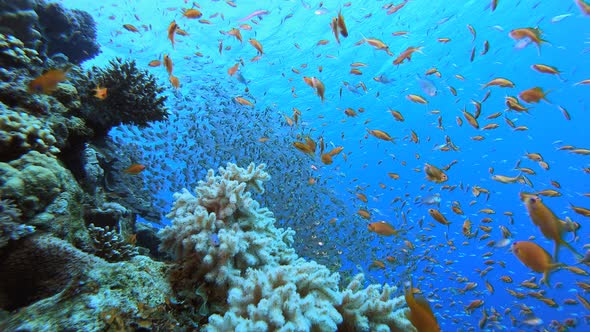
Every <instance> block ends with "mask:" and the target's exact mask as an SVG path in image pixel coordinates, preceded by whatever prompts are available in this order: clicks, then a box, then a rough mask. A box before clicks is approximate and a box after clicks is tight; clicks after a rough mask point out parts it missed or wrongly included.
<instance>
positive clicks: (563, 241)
mask: <svg viewBox="0 0 590 332" xmlns="http://www.w3.org/2000/svg"><path fill="white" fill-rule="evenodd" d="M559 244H563V245H564V246H565V247H566V248H568V249H569V250H571V251H572V252H573V253H574V254H575V255H576V258H577V259H581V258H584V256H583V255H582V254H580V253H579V252H578V251H577V250H576V249H575V248H574V247H572V245H571V244H569V243H567V242H565V240H563V239H560V240H559ZM556 247H558V245H556ZM555 260H557V257H556V258H555Z"/></svg>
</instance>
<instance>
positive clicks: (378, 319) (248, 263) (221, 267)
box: [160, 163, 412, 331]
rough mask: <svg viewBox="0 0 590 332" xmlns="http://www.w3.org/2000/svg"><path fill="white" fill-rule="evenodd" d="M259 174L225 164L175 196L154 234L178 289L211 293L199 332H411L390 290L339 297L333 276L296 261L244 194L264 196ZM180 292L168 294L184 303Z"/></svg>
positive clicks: (282, 234) (281, 233)
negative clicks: (171, 262)
mask: <svg viewBox="0 0 590 332" xmlns="http://www.w3.org/2000/svg"><path fill="white" fill-rule="evenodd" d="M264 168H265V165H264V164H261V165H259V166H258V167H255V165H254V164H253V163H252V164H250V165H249V166H248V168H247V169H242V168H240V167H237V166H236V165H235V164H232V163H228V164H227V167H225V168H223V167H220V168H219V175H215V173H214V172H213V170H209V171H208V173H207V178H206V180H205V181H199V183H198V185H197V187H196V189H195V193H196V196H193V195H191V194H190V193H189V192H188V191H187V190H186V189H185V190H183V191H182V192H181V193H178V194H176V195H175V199H176V201H175V204H174V207H173V209H172V212H171V213H170V214H169V215H168V216H167V217H169V218H172V219H173V220H174V221H173V224H172V225H171V226H168V227H166V228H165V229H163V230H162V231H160V237H161V239H162V244H161V247H162V249H163V250H166V251H168V252H170V253H172V254H173V255H174V256H175V257H176V258H177V259H178V264H179V265H181V266H182V267H181V268H180V270H182V273H181V274H180V275H181V277H183V278H184V280H183V282H182V283H181V285H182V286H184V287H189V288H190V287H193V289H194V287H196V285H201V286H199V289H200V288H201V287H203V286H202V285H203V284H205V285H208V286H209V289H208V291H207V292H203V291H202V290H201V291H199V292H200V293H204V294H205V295H206V296H203V297H202V298H203V299H204V300H203V299H202V300H201V310H203V308H202V307H203V306H204V305H207V304H208V306H209V308H210V311H209V312H213V315H211V316H209V321H208V323H209V324H208V325H207V326H206V327H205V329H206V330H207V331H228V330H236V329H237V330H284V331H306V330H317V331H334V330H336V329H339V328H351V331H352V330H356V331H369V330H372V329H375V330H379V331H381V330H385V329H386V328H387V329H390V330H392V331H402V329H403V328H406V330H405V331H412V328H411V325H409V323H408V321H407V320H406V319H405V316H404V314H403V313H404V310H405V309H402V308H403V305H404V303H405V302H404V300H403V298H402V297H400V298H392V293H393V291H394V290H395V287H390V286H387V285H386V286H383V287H381V286H379V285H371V286H369V287H368V288H367V289H364V290H359V288H360V287H359V285H360V284H361V283H362V278H363V277H362V276H358V277H356V278H355V279H354V280H353V283H351V285H349V288H347V289H346V290H344V291H340V289H339V287H338V283H339V278H340V277H339V275H338V274H335V273H330V271H329V270H328V269H327V268H326V267H324V266H322V265H319V264H317V263H315V262H313V261H312V262H308V261H306V260H305V259H303V258H300V257H298V256H297V254H296V253H295V252H294V250H293V248H292V247H291V246H292V243H293V237H294V232H293V231H292V230H291V229H287V230H285V229H281V228H276V227H275V226H274V223H275V219H274V218H273V215H272V213H271V212H270V211H269V210H268V209H265V208H261V207H260V205H259V203H258V202H257V201H256V200H254V199H253V198H252V196H251V193H250V192H249V191H248V190H252V189H254V190H257V191H259V192H264V188H263V187H262V183H263V182H264V181H268V180H269V178H270V177H269V175H268V174H267V173H266V172H265V171H264ZM178 277H179V276H178V275H173V276H172V278H173V279H178ZM189 278H190V280H187V279H189ZM173 281H174V280H173ZM178 286H179V284H176V285H173V288H174V290H175V291H176V292H177V294H180V295H182V294H183V292H179V290H178ZM193 292H194V291H193ZM184 293H190V290H184ZM226 299H227V301H226ZM203 301H204V304H203Z"/></svg>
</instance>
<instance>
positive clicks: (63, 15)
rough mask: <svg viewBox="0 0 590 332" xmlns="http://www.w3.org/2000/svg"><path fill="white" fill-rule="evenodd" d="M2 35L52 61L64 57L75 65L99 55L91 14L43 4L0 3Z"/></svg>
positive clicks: (39, 0)
mask: <svg viewBox="0 0 590 332" xmlns="http://www.w3.org/2000/svg"><path fill="white" fill-rule="evenodd" d="M0 32H2V33H4V34H10V35H13V36H15V37H17V38H18V39H20V40H22V41H23V42H24V45H25V46H26V47H27V48H31V49H34V50H36V51H38V52H39V53H40V54H43V55H45V56H48V57H50V56H53V55H55V54H58V53H62V54H64V55H66V56H67V57H68V59H69V61H70V62H73V63H76V64H80V63H82V62H83V61H85V60H88V59H91V58H93V57H95V56H96V55H97V54H98V53H99V51H100V47H99V45H98V43H97V42H96V24H95V22H94V19H93V18H92V16H90V14H88V13H86V12H84V11H80V10H66V9H64V8H63V7H62V6H61V5H60V4H57V3H51V2H50V3H47V2H45V1H43V0H36V1H32V0H14V1H4V2H2V3H0Z"/></svg>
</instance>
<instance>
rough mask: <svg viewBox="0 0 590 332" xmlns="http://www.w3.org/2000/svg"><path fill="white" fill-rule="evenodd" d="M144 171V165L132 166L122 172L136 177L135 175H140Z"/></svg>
mask: <svg viewBox="0 0 590 332" xmlns="http://www.w3.org/2000/svg"><path fill="white" fill-rule="evenodd" d="M144 169H145V166H144V165H141V164H133V165H131V166H129V167H127V169H126V170H124V171H123V172H125V173H127V174H131V175H137V174H139V173H141V172H142V171H143V170H144Z"/></svg>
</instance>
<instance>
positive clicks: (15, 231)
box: [0, 199, 35, 249]
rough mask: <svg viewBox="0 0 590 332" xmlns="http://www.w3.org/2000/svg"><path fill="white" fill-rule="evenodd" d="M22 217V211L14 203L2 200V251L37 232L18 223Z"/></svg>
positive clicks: (0, 227)
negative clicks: (12, 243) (14, 242)
mask: <svg viewBox="0 0 590 332" xmlns="http://www.w3.org/2000/svg"><path fill="white" fill-rule="evenodd" d="M21 215H22V212H21V210H20V209H19V208H18V207H16V205H15V204H14V202H13V201H11V200H8V199H0V249H2V248H4V247H5V246H6V245H7V244H8V243H9V242H10V241H16V240H18V239H20V238H23V237H25V236H28V235H30V234H33V233H34V232H35V227H33V226H29V225H23V224H19V223H18V222H19V220H20V217H21Z"/></svg>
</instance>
